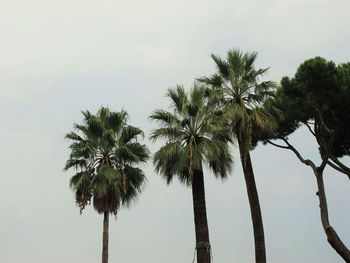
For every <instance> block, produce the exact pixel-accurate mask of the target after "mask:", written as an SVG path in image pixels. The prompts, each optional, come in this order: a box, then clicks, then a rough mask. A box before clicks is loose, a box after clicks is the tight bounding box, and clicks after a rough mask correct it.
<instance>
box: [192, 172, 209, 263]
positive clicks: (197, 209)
mask: <svg viewBox="0 0 350 263" xmlns="http://www.w3.org/2000/svg"><path fill="white" fill-rule="evenodd" d="M192 198H193V212H194V224H195V231H196V250H197V262H198V263H210V259H211V256H210V253H211V249H210V242H209V229H208V221H207V210H206V206H205V190H204V178H203V171H201V170H195V171H194V173H193V180H192Z"/></svg>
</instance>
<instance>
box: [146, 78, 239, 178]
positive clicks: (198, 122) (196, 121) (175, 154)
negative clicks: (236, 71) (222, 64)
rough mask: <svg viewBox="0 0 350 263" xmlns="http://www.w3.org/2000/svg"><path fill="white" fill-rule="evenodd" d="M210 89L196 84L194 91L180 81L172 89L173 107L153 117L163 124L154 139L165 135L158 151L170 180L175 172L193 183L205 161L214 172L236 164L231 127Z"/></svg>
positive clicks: (157, 157) (158, 160)
mask: <svg viewBox="0 0 350 263" xmlns="http://www.w3.org/2000/svg"><path fill="white" fill-rule="evenodd" d="M208 92H209V90H207V89H205V88H204V87H200V86H198V85H197V86H196V85H195V86H194V87H193V89H192V90H191V92H190V93H186V92H185V90H184V88H183V87H182V86H180V85H178V86H177V87H176V88H173V89H169V90H168V92H167V94H166V96H167V97H169V98H170V99H171V102H172V109H173V111H166V110H156V111H155V112H154V113H153V114H152V115H151V116H150V118H151V119H152V120H155V121H157V122H158V123H159V124H160V126H161V127H160V128H158V129H155V130H154V131H153V133H152V135H151V139H153V140H157V139H165V140H166V144H165V145H164V146H163V147H161V148H160V149H159V150H158V151H157V152H156V153H155V155H154V159H153V161H154V164H155V166H156V171H157V172H159V173H160V174H162V175H163V177H164V178H165V179H166V181H167V183H170V182H171V181H172V179H173V177H174V176H177V177H178V178H179V180H180V182H182V183H185V184H187V185H191V183H192V176H193V171H194V170H202V163H203V162H205V163H206V164H208V166H209V167H210V168H211V169H212V170H213V172H214V174H215V175H217V176H221V177H226V176H227V172H228V171H230V169H231V166H232V157H231V155H230V150H229V146H228V142H230V141H231V137H230V130H229V129H227V128H225V127H224V126H223V125H221V123H220V120H219V116H217V118H216V117H215V116H216V112H215V111H216V107H215V105H214V103H213V102H212V101H211V99H210V96H209V93H208Z"/></svg>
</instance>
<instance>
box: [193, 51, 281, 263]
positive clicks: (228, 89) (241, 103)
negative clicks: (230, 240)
mask: <svg viewBox="0 0 350 263" xmlns="http://www.w3.org/2000/svg"><path fill="white" fill-rule="evenodd" d="M211 57H212V59H213V60H214V62H215V64H216V67H217V73H216V74H214V75H212V76H211V77H203V78H199V79H198V81H200V82H203V83H206V84H209V85H211V86H212V87H213V88H214V89H218V90H219V91H220V92H221V108H222V110H223V112H224V116H225V118H226V120H227V123H228V125H229V126H230V127H231V129H232V132H233V133H234V135H235V136H236V138H237V141H238V146H239V151H240V157H241V162H242V167H243V172H244V177H245V182H246V187H247V193H248V199H249V204H250V210H251V217H252V221H253V229H254V241H255V259H256V262H259V263H263V262H266V253H265V238H264V228H263V221H262V216H261V209H260V203H259V197H258V191H257V188H256V184H255V179H254V172H253V167H252V163H251V158H250V154H249V152H250V150H251V149H252V148H253V147H252V146H253V145H252V143H253V135H254V134H253V131H255V130H259V131H260V132H272V131H273V130H274V129H275V126H276V124H275V122H274V120H273V118H272V117H271V116H270V115H269V114H268V113H267V111H265V110H264V108H263V107H262V105H263V102H264V101H265V100H266V99H267V98H269V97H271V96H272V95H273V93H274V88H275V86H276V85H275V83H273V82H271V81H263V82H259V78H260V77H262V76H263V75H264V74H265V73H266V72H267V70H268V69H267V68H265V69H255V61H256V58H257V53H255V52H252V53H242V52H241V51H239V50H229V51H228V52H227V59H226V60H224V59H221V58H220V57H218V56H215V55H211Z"/></svg>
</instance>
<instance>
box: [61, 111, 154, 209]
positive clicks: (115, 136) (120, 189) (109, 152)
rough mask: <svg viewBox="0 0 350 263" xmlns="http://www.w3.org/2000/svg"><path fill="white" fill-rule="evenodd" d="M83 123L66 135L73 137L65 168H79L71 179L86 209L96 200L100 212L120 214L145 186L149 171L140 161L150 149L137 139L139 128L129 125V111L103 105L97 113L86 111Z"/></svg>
mask: <svg viewBox="0 0 350 263" xmlns="http://www.w3.org/2000/svg"><path fill="white" fill-rule="evenodd" d="M82 113H83V115H84V120H83V124H82V125H80V124H75V125H74V128H75V130H76V131H73V132H70V133H68V134H67V135H66V138H67V139H70V140H71V141H72V143H71V145H70V147H69V148H70V149H71V154H70V157H69V159H68V160H67V162H66V166H65V168H64V169H65V170H68V169H71V168H74V169H75V170H76V171H77V172H76V173H75V175H73V176H72V178H71V179H70V186H71V187H72V189H73V190H74V192H75V198H76V203H77V205H78V206H79V207H80V211H82V210H83V209H84V208H85V206H86V205H87V204H89V203H90V202H91V199H92V202H93V206H94V208H95V209H96V210H97V212H98V213H104V212H108V213H114V214H116V213H117V211H118V208H119V207H120V205H127V206H128V205H129V204H130V202H131V201H132V200H133V199H134V198H135V197H136V196H137V194H138V193H139V192H140V191H141V190H142V186H143V184H144V182H145V175H144V173H143V172H142V170H141V169H139V168H137V167H135V165H136V164H139V163H142V162H145V161H146V160H147V158H148V150H147V148H146V146H145V145H143V144H140V143H139V142H138V141H137V137H139V136H140V135H142V136H143V133H142V131H141V130H140V129H139V128H136V127H133V126H130V125H127V123H126V122H127V117H128V115H127V113H126V112H125V111H121V112H111V111H110V110H109V109H108V108H105V107H102V108H101V109H100V110H99V111H98V112H97V114H96V115H93V114H91V113H90V112H89V111H83V112H82Z"/></svg>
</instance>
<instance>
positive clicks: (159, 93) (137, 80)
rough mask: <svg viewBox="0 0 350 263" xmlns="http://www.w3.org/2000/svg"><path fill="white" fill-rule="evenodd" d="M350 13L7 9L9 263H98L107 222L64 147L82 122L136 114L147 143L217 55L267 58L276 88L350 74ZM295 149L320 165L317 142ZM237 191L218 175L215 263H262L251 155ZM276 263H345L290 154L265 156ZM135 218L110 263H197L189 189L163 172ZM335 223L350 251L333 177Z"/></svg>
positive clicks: (1, 158)
mask: <svg viewBox="0 0 350 263" xmlns="http://www.w3.org/2000/svg"><path fill="white" fill-rule="evenodd" d="M349 11H350V2H349V1H348V0H336V1H334V0H333V1H331V0H328V1H326V0H294V1H289V0H285V1H277V0H266V1H249V0H247V1H236V0H230V1H226V0H223V1H209V0H201V1H190V0H188V1H184V0H177V1H168V0H162V1H160V0H159V1H156V0H148V1H135V0H131V1H128V2H126V1H118V0H114V1H111V0H110V1H108V0H100V1H91V0H84V1H82V0H69V1H68V0H61V1H47V0H46V1H44V0H32V1H23V0H22V1H21V0H0V33H1V42H0V43H1V44H0V119H1V128H0V148H1V152H0V162H1V168H2V169H1V174H0V262H4V263H19V262H26V263H34V262H35V263H44V262H51V263H75V262H84V263H95V262H99V261H100V260H101V253H102V249H101V248H102V216H101V215H98V214H97V213H96V212H95V211H94V210H93V209H92V208H91V207H88V208H87V209H86V210H85V211H84V213H83V215H80V214H79V209H78V208H77V207H76V205H75V203H74V195H73V192H72V191H71V190H70V189H69V178H70V176H71V175H72V174H73V172H67V173H65V172H63V167H64V164H65V161H66V160H67V158H68V156H69V150H68V145H69V142H68V141H66V140H65V139H64V135H65V134H66V133H67V132H69V131H71V130H72V129H73V123H79V122H80V121H81V120H82V115H81V110H90V111H92V112H95V111H96V110H97V109H98V108H99V107H100V106H102V105H103V106H109V107H110V108H111V109H112V110H115V111H119V110H121V109H125V110H127V111H128V113H129V115H130V123H131V124H133V125H135V126H138V127H141V128H142V129H143V130H144V131H145V134H146V139H145V143H146V144H147V145H148V146H149V148H150V150H151V152H152V153H153V152H154V151H156V150H157V147H159V145H157V144H153V143H152V142H150V141H149V140H148V139H147V136H149V134H150V131H151V130H152V129H153V128H155V127H156V126H155V124H154V123H151V122H150V121H149V119H148V116H149V115H150V114H151V113H152V111H153V110H154V109H156V108H166V107H168V106H169V101H168V100H167V98H165V96H164V94H165V92H166V90H167V89H168V88H170V87H174V86H175V85H176V84H184V86H185V87H186V88H187V89H189V88H190V87H191V85H192V83H193V80H194V79H195V78H197V77H201V76H205V75H210V74H212V73H214V71H215V67H214V63H213V61H211V59H210V54H211V53H214V54H218V55H220V56H225V53H226V52H227V50H229V49H231V48H239V49H241V50H242V51H256V52H258V54H259V56H258V59H257V66H258V67H270V71H269V74H268V76H267V77H268V78H269V79H272V80H274V81H276V82H279V81H280V79H281V77H283V76H293V74H294V73H295V71H296V69H297V67H298V65H300V64H301V63H302V62H303V61H304V60H306V59H308V58H312V57H315V56H322V57H324V58H326V59H329V60H333V61H335V62H336V63H341V62H348V61H350V52H349V51H350V47H349V43H350V30H349V26H350V22H349V21H350V20H349ZM291 142H293V143H294V144H295V145H296V146H297V147H298V149H300V151H301V152H302V153H303V155H304V156H305V157H308V158H311V159H312V160H316V161H317V160H318V155H317V148H316V146H315V145H316V144H315V142H314V140H313V138H312V137H310V136H308V133H307V131H306V130H305V129H302V128H301V129H299V130H298V131H297V132H296V133H295V134H294V135H293V136H292V137H291ZM233 154H234V159H235V165H234V169H233V171H232V172H231V175H230V176H229V178H228V179H226V180H224V181H221V180H217V179H216V178H215V177H214V176H213V175H212V174H211V173H210V171H208V170H207V171H206V173H205V187H206V198H207V214H208V222H209V229H210V240H211V246H212V250H213V258H214V262H220V263H228V262H230V263H231V262H242V263H245V262H247V263H248V262H253V261H254V246H253V235H252V226H251V220H250V212H249V205H248V199H247V195H246V189H245V184H244V178H243V174H242V170H241V166H240V161H239V155H238V152H237V150H236V149H235V150H234V151H233ZM252 161H253V165H254V169H255V176H256V182H257V187H258V190H259V197H260V202H261V207H262V213H263V221H264V228H265V240H266V253H267V259H268V261H269V262H276V263H277V262H285V263H295V262H301V263H310V262H311V263H312V262H320V263H328V262H342V261H341V259H340V257H339V256H338V255H337V254H336V253H335V252H334V251H333V249H332V248H331V247H330V245H328V243H327V241H326V237H325V234H324V232H323V230H322V226H321V222H320V217H319V208H318V200H317V198H316V195H315V193H316V181H315V178H314V177H313V174H312V171H311V170H310V168H309V167H306V166H304V165H302V164H300V163H299V162H298V160H297V159H296V157H295V156H294V155H293V154H292V153H291V152H288V151H285V150H282V149H277V148H273V147H272V146H264V145H259V146H258V147H257V148H256V149H255V150H254V151H253V152H252ZM143 169H144V171H145V173H146V175H147V178H148V181H147V185H146V186H145V189H144V191H143V193H142V194H141V195H140V197H139V199H138V200H137V201H136V202H135V203H134V204H133V206H132V207H131V208H130V209H122V210H121V211H120V212H119V214H118V216H117V218H116V219H114V218H113V220H111V221H110V252H109V257H110V262H123V263H161V262H168V263H175V262H176V263H178V262H192V258H193V253H194V247H195V240H194V224H193V210H192V198H191V191H190V189H189V188H187V187H185V186H183V185H181V184H179V183H178V182H176V181H174V182H173V183H172V184H171V185H169V186H167V185H166V184H165V182H164V181H163V180H162V179H161V178H160V176H159V175H157V174H156V173H155V172H154V168H153V166H152V163H151V162H149V163H148V164H147V165H145V166H144V167H143ZM325 183H326V191H327V197H328V202H329V210H330V220H331V223H332V224H333V226H334V228H335V229H336V230H337V231H338V234H339V235H340V237H341V238H342V239H343V241H344V242H345V243H346V244H348V246H350V227H349V224H348V222H349V221H350V213H349V211H350V204H349V202H347V200H349V198H350V184H349V182H348V180H347V179H346V178H345V176H343V175H340V174H337V173H336V172H334V171H332V170H329V169H328V170H326V175H325Z"/></svg>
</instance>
